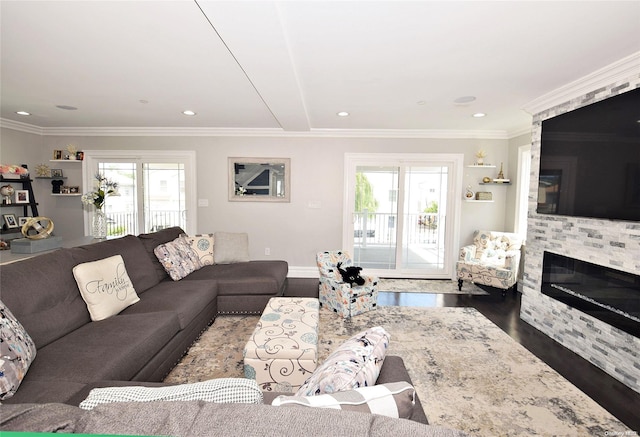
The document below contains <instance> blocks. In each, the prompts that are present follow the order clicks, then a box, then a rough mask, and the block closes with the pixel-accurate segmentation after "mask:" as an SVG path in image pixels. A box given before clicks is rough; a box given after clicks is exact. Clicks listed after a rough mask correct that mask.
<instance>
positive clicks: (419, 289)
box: [378, 278, 489, 295]
mask: <svg viewBox="0 0 640 437" xmlns="http://www.w3.org/2000/svg"><path fill="white" fill-rule="evenodd" d="M378 291H390V292H402V293H438V294H474V295H486V294H489V293H487V292H486V291H484V290H483V289H481V288H480V287H478V286H477V285H475V284H472V283H470V282H465V283H464V284H463V285H462V290H458V281H457V280H456V281H452V280H450V279H388V278H380V280H379V281H378Z"/></svg>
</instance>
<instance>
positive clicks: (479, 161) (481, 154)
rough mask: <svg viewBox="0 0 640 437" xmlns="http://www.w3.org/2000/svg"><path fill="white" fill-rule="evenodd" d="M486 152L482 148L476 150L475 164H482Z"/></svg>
mask: <svg viewBox="0 0 640 437" xmlns="http://www.w3.org/2000/svg"><path fill="white" fill-rule="evenodd" d="M486 156H487V152H486V151H485V150H484V149H480V150H478V151H477V152H476V158H478V159H477V160H476V165H484V158H486Z"/></svg>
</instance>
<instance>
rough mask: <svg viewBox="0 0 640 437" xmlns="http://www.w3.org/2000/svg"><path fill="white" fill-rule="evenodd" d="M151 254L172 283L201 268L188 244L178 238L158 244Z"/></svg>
mask: <svg viewBox="0 0 640 437" xmlns="http://www.w3.org/2000/svg"><path fill="white" fill-rule="evenodd" d="M153 252H154V253H155V254H156V257H158V261H160V264H162V267H164V269H165V270H166V271H167V273H168V274H169V276H170V277H171V279H173V280H174V281H179V280H180V279H182V278H184V277H186V276H188V275H189V274H190V273H192V272H195V271H196V270H198V269H200V268H202V264H201V263H200V259H199V258H198V255H197V254H196V253H195V252H194V251H193V249H191V246H190V245H189V243H187V241H186V240H185V239H183V238H180V237H178V238H176V239H175V240H173V241H170V242H168V243H163V244H160V245H159V246H158V247H156V248H155V249H154V250H153Z"/></svg>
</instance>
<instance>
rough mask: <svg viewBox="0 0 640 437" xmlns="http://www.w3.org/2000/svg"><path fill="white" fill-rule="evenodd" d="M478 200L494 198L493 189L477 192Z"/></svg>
mask: <svg viewBox="0 0 640 437" xmlns="http://www.w3.org/2000/svg"><path fill="white" fill-rule="evenodd" d="M476 200H493V194H492V193H491V191H478V192H477V193H476Z"/></svg>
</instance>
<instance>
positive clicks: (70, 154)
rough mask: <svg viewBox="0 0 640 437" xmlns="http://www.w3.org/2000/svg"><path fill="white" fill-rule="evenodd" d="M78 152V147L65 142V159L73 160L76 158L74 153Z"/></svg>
mask: <svg viewBox="0 0 640 437" xmlns="http://www.w3.org/2000/svg"><path fill="white" fill-rule="evenodd" d="M77 153H78V148H77V147H76V146H74V145H73V144H67V159H69V160H71V161H75V160H76V158H77V157H76V155H77Z"/></svg>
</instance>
